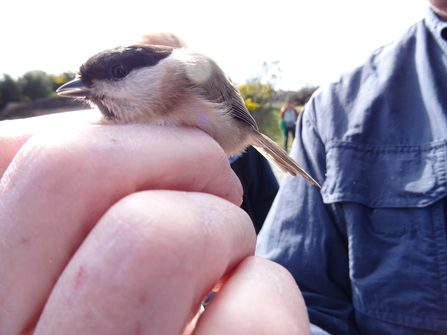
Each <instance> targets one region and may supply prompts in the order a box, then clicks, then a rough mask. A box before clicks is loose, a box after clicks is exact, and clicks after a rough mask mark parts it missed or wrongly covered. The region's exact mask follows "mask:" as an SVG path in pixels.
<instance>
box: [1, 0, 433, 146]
mask: <svg viewBox="0 0 447 335" xmlns="http://www.w3.org/2000/svg"><path fill="white" fill-rule="evenodd" d="M426 11H427V1H426V0H374V1H366V0H337V1H334V0H320V1H311V0H295V1H285V0H275V1H263V2H261V1H257V0H247V1H243V0H239V1H235V0H226V1H220V2H218V1H202V0H189V1H185V0H181V1H180V0H173V1H164V2H157V1H142V0H138V1H135V0H126V1H120V2H111V1H95V0H89V1H85V0H77V1H52V0H40V1H34V0H33V1H30V0H27V1H20V0H16V1H8V2H6V1H4V2H3V3H2V5H1V13H2V18H1V20H0V119H7V118H17V117H25V116H33V115H39V114H42V113H46V111H44V110H48V104H51V103H53V104H55V105H57V104H58V103H62V104H63V102H57V101H58V100H57V99H56V100H54V99H50V100H48V101H45V100H44V102H43V103H42V102H41V101H42V100H41V99H43V98H44V99H45V98H46V97H51V96H53V95H54V90H55V89H56V88H57V87H58V86H60V85H61V84H63V83H64V82H65V81H67V80H69V79H71V78H72V77H73V76H74V75H75V73H76V71H77V69H78V67H79V66H80V65H81V63H82V62H84V61H85V60H87V59H88V58H89V57H90V56H92V55H93V54H95V53H97V52H99V51H102V50H104V49H107V48H113V47H116V46H119V45H126V44H132V43H135V42H137V41H138V40H139V39H140V36H141V35H143V34H147V33H153V32H159V31H166V32H172V33H175V34H177V35H178V36H180V37H181V38H182V39H183V40H184V41H186V43H187V44H188V46H189V48H191V49H193V50H195V51H198V52H201V53H204V54H206V55H208V56H211V57H212V58H214V59H215V60H216V61H217V62H218V63H219V65H220V66H221V67H222V69H223V70H224V71H225V72H226V74H227V75H228V76H229V77H230V78H231V80H232V81H233V82H234V83H235V84H236V86H238V87H239V88H240V90H241V92H243V96H244V98H245V99H246V104H247V107H249V109H250V110H251V112H252V113H253V115H254V116H255V118H256V120H257V121H258V122H259V124H260V127H261V130H263V131H264V132H266V133H267V135H269V136H271V137H273V138H274V139H277V140H278V142H280V141H281V140H280V134H279V130H278V128H277V115H278V112H279V108H280V107H281V104H283V103H284V101H285V100H286V98H287V97H290V96H292V99H293V100H294V101H295V103H296V105H297V106H300V105H302V104H303V103H304V100H305V99H307V98H308V96H309V94H311V93H312V92H313V91H314V90H315V89H316V88H317V87H318V86H320V85H322V84H324V83H326V82H329V81H332V80H335V79H337V77H338V75H339V74H340V73H341V72H342V71H343V70H345V69H348V68H349V67H352V66H353V65H355V64H356V63H357V62H359V61H361V60H362V59H363V57H365V56H366V55H367V54H368V53H369V52H371V51H373V50H374V49H376V48H378V47H380V46H382V45H384V44H387V43H390V42H392V41H393V40H395V39H396V38H397V37H399V36H400V34H401V33H402V32H403V31H405V29H406V28H408V27H409V26H410V25H412V24H414V23H415V22H417V21H418V20H420V19H422V18H423V17H424V16H425V14H426ZM248 99H250V100H248ZM60 101H62V100H60ZM11 103H12V104H11ZM29 103H34V111H32V112H30V111H29V110H28V111H26V108H29V106H28V105H27V104H29ZM39 103H41V104H43V105H42V106H41V107H39ZM8 104H9V107H8ZM35 104H37V111H36V108H35V107H36V105H35ZM50 107H51V106H50ZM75 107H79V108H83V107H82V105H81V104H78V105H76V106H75ZM21 108H22V110H21ZM23 108H25V112H24V111H23ZM39 108H41V109H42V110H43V111H39V110H38V109H39ZM52 108H54V110H57V111H60V110H61V109H60V108H62V107H57V106H53V107H52ZM57 108H59V109H57ZM70 108H74V107H73V106H72V107H68V109H70ZM263 128H264V129H263ZM268 128H272V131H274V134H272V133H270V130H269V129H268ZM273 128H274V129H273Z"/></svg>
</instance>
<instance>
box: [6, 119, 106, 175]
mask: <svg viewBox="0 0 447 335" xmlns="http://www.w3.org/2000/svg"><path fill="white" fill-rule="evenodd" d="M74 123H78V124H100V123H102V120H101V114H100V113H99V112H98V111H96V110H86V111H76V112H67V113H57V114H51V115H44V116H39V117H33V118H27V119H17V120H6V121H1V122H0V177H1V176H2V175H3V173H4V172H5V170H6V168H7V167H8V165H9V164H10V163H11V161H12V159H13V158H14V156H15V154H16V153H17V151H19V149H20V148H21V147H22V145H23V144H24V143H25V142H26V141H27V140H28V139H29V138H30V137H31V136H33V135H34V134H36V133H39V132H48V131H52V130H54V129H57V128H58V127H61V126H62V125H70V124H74Z"/></svg>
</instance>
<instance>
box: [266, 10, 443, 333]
mask: <svg viewBox="0 0 447 335" xmlns="http://www.w3.org/2000/svg"><path fill="white" fill-rule="evenodd" d="M292 156H293V157H294V158H295V159H296V160H297V162H299V163H300V164H302V165H303V167H304V168H305V169H306V170H307V171H308V172H309V173H310V174H311V175H312V176H313V177H314V178H315V179H316V180H317V181H319V182H321V183H323V185H322V189H321V190H320V189H318V188H317V187H315V186H312V185H311V184H309V183H308V182H306V181H305V180H304V179H303V178H301V177H296V178H294V177H290V176H286V177H284V179H283V183H282V185H281V188H280V191H279V194H278V196H277V198H276V199H275V202H274V204H273V207H272V210H271V212H270V213H269V215H268V217H267V220H266V222H265V224H264V227H263V229H262V231H261V233H260V235H259V239H258V246H257V254H258V255H260V256H263V257H266V258H269V259H272V260H274V261H276V262H278V263H280V264H282V265H284V266H285V267H286V268H287V269H288V270H289V271H290V272H291V273H292V274H293V276H294V277H295V279H296V281H297V283H298V285H299V287H300V289H301V291H302V293H303V296H304V298H305V301H306V304H307V306H308V312H309V317H310V320H311V323H313V324H314V325H317V326H318V327H320V328H321V329H324V330H325V331H326V332H328V333H330V334H343V335H345V334H362V335H363V334H365V335H366V334H371V335H378V334H381V335H383V334H393V335H399V334H405V335H419V334H421V335H422V334H423V335H431V334H447V234H446V222H447V220H446V218H447V203H446V200H445V197H446V195H447V23H446V22H442V21H440V20H439V19H438V18H437V17H436V15H435V14H434V13H433V12H431V11H430V12H429V15H428V17H427V18H426V19H425V20H423V21H421V22H419V23H417V24H415V25H414V26H412V27H411V28H410V29H409V30H408V31H407V32H406V33H405V34H404V35H403V36H402V37H401V38H400V39H399V40H398V41H397V42H395V43H393V44H390V45H387V46H385V47H383V48H381V49H379V50H377V51H375V52H374V53H372V54H371V55H370V57H369V58H368V59H367V60H366V62H364V63H363V64H362V65H361V66H358V67H356V68H354V69H352V70H351V71H349V72H348V73H346V74H344V75H343V76H342V77H341V78H340V80H339V81H338V82H336V83H332V84H330V85H328V86H326V87H322V88H320V89H319V91H318V92H317V93H316V94H315V95H314V96H313V98H312V99H311V100H310V102H309V103H308V105H307V106H306V108H305V111H304V112H303V113H301V114H300V117H299V120H298V124H297V137H296V141H295V143H294V146H293V149H292Z"/></svg>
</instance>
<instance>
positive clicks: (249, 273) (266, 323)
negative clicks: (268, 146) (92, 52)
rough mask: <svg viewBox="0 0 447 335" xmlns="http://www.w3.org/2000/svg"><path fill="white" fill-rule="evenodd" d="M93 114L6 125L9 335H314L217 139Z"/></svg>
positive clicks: (2, 282) (2, 236) (3, 319)
mask: <svg viewBox="0 0 447 335" xmlns="http://www.w3.org/2000/svg"><path fill="white" fill-rule="evenodd" d="M90 113H91V112H90ZM86 115H87V114H85V112H84V113H73V114H61V115H54V116H46V117H42V118H36V119H29V120H19V121H13V122H4V123H0V173H3V172H4V171H6V172H5V174H4V175H3V177H2V179H1V182H0V207H1V212H0V268H1V269H2V271H1V272H0V304H1V308H0V334H8V335H9V334H30V333H32V332H33V331H34V330H35V334H132V333H135V334H180V333H182V330H183V329H184V327H185V325H186V324H187V323H188V322H189V321H190V320H192V319H193V317H194V315H195V314H196V312H197V310H198V308H199V306H200V303H201V302H202V300H203V299H204V297H205V296H206V295H207V293H208V292H209V291H210V290H211V289H212V288H213V287H214V286H215V285H216V283H217V282H218V281H219V280H220V279H222V278H226V281H224V282H223V281H221V284H223V286H222V289H221V291H220V292H219V294H218V295H216V297H215V298H213V299H212V301H211V303H210V304H209V305H208V307H207V308H206V310H205V312H203V313H202V314H201V316H200V318H199V321H198V323H197V326H196V328H195V330H194V334H205V333H206V334H210V333H211V334H239V333H240V334H250V333H253V334H260V333H266V334H274V333H278V334H293V333H297V334H304V333H306V332H307V333H308V328H307V327H308V321H307V316H306V315H307V314H306V312H305V309H304V304H303V302H302V298H301V296H300V294H299V292H298V289H297V288H296V285H295V283H294V281H293V279H292V278H291V276H290V275H289V274H288V273H287V272H286V271H285V270H284V269H282V268H281V267H279V266H278V265H275V264H273V263H271V262H268V261H266V260H263V259H259V258H256V257H253V256H251V255H252V254H253V250H254V244H255V235H254V232H253V228H252V225H251V222H250V220H249V218H248V217H247V215H245V213H244V212H243V211H242V210H240V209H239V208H238V207H237V205H239V204H240V201H241V193H242V191H241V187H240V184H239V182H238V180H237V178H236V177H235V175H234V174H233V173H232V171H231V169H230V168H229V165H228V163H227V159H226V157H225V155H224V154H223V152H222V150H221V149H220V148H219V146H218V145H217V144H216V143H215V142H214V141H213V140H211V138H209V137H208V136H207V135H206V134H204V133H202V132H201V131H198V130H195V129H188V128H169V127H157V126H151V125H148V124H134V125H120V126H113V125H99V123H100V122H98V121H97V119H95V116H93V115H94V114H88V116H86ZM90 115H92V117H91V116H90ZM85 116H86V117H85ZM52 122H54V123H52ZM198 149H200V150H198ZM36 324H37V326H36ZM192 329H193V326H191V327H189V328H188V329H187V330H185V333H186V332H191V331H193V330H192ZM261 330H262V331H261ZM294 331H295V332H294Z"/></svg>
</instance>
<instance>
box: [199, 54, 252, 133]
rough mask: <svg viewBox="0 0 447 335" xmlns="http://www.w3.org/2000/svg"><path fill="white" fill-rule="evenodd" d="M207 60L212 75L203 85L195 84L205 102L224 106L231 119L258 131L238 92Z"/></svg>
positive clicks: (218, 69)
mask: <svg viewBox="0 0 447 335" xmlns="http://www.w3.org/2000/svg"><path fill="white" fill-rule="evenodd" d="M207 60H208V62H209V63H208V64H207V66H211V67H212V73H213V75H212V77H211V78H210V79H209V80H206V81H205V82H203V83H195V85H196V86H197V87H198V88H200V89H201V91H202V94H203V95H204V96H205V98H206V99H207V100H209V101H212V102H216V103H223V104H226V105H227V106H228V111H229V113H230V114H231V116H232V117H233V118H235V119H237V120H239V121H241V122H243V123H244V124H248V125H250V126H252V127H253V128H254V129H256V130H258V125H257V124H256V121H255V119H253V117H252V116H251V114H250V112H249V111H248V110H247V108H246V107H245V104H244V99H243V98H242V96H241V95H240V93H239V91H238V90H237V89H236V87H234V85H233V84H232V83H231V82H230V81H229V80H228V78H227V76H226V75H225V74H224V72H223V71H222V69H221V68H220V67H219V66H218V65H217V64H216V63H215V62H214V61H213V60H212V59H210V58H207Z"/></svg>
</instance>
